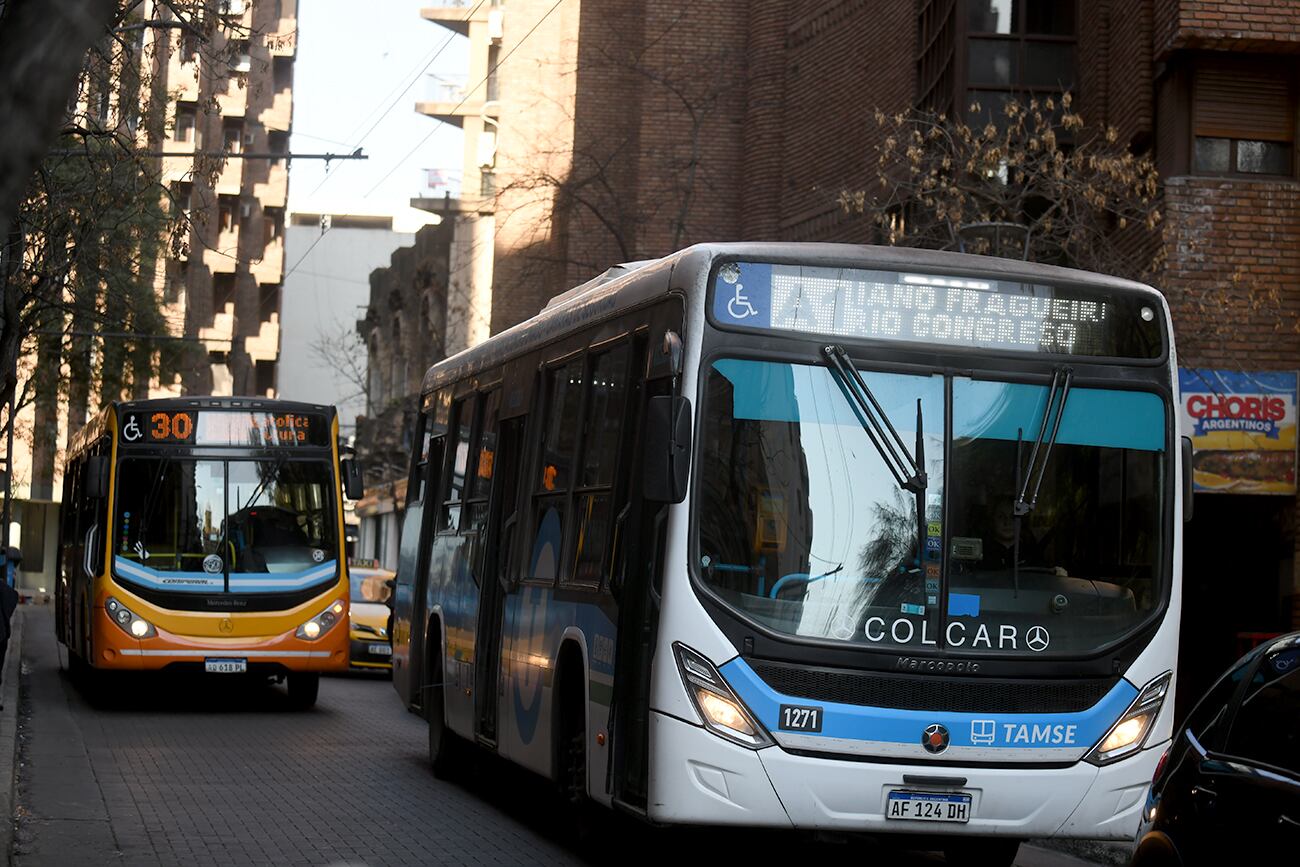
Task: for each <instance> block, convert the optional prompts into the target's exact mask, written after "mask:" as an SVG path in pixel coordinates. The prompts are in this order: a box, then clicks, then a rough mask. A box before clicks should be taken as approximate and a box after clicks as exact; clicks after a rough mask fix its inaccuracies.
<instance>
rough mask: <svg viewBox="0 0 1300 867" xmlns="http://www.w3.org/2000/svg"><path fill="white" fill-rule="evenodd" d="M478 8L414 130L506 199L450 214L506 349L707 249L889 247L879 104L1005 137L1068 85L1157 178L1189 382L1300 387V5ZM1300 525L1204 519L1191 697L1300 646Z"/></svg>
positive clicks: (593, 4)
mask: <svg viewBox="0 0 1300 867" xmlns="http://www.w3.org/2000/svg"><path fill="white" fill-rule="evenodd" d="M461 5H463V4H457V3H452V2H446V3H440V4H437V7H438V8H436V9H429V10H426V11H425V13H424V16H425V17H426V18H428V19H430V20H433V21H436V22H438V23H440V24H443V25H444V26H448V27H452V28H453V29H456V28H461V29H460V31H459V32H463V33H465V34H466V35H468V36H470V38H471V57H472V58H473V60H472V69H471V73H472V74H471V75H470V77H469V81H470V88H468V89H467V93H469V95H470V96H471V97H473V98H467V99H462V100H459V101H458V102H457V103H456V104H448V105H445V106H442V107H440V108H439V107H430V106H428V105H425V106H421V110H424V111H425V112H426V113H428V114H430V115H431V116H434V117H437V118H439V119H443V120H450V121H455V122H460V123H463V124H464V128H465V130H466V132H467V141H466V145H465V152H466V167H465V171H466V174H465V177H466V178H470V177H473V178H475V179H479V178H489V179H490V181H491V183H488V182H487V181H486V180H485V181H483V183H482V184H481V185H480V186H479V187H478V188H477V189H476V190H475V193H476V195H475V196H472V197H470V196H462V200H461V201H460V202H459V203H458V204H456V205H454V206H453V209H454V210H458V212H459V213H460V214H461V216H462V217H463V216H464V215H465V214H473V215H474V217H473V218H474V220H475V221H476V225H478V226H480V227H482V226H483V225H485V224H484V223H483V222H481V221H482V220H483V219H484V218H488V219H490V221H491V222H490V229H489V231H487V232H484V233H481V235H480V243H478V244H477V245H476V246H475V247H474V249H475V250H476V251H477V252H478V254H479V255H485V254H486V248H487V238H488V237H489V236H490V237H491V245H490V246H491V250H492V257H491V258H492V261H491V262H490V263H487V264H485V265H484V266H483V267H482V268H481V269H480V272H479V276H480V282H479V283H478V284H476V285H475V287H474V289H473V291H472V292H471V293H469V294H470V295H472V297H473V299H474V302H473V303H474V306H475V309H476V312H477V313H478V314H480V315H482V314H483V312H484V308H488V309H490V322H491V328H492V331H493V332H497V331H500V330H502V329H503V328H505V327H507V326H509V325H510V324H512V323H514V322H518V321H520V320H522V319H524V318H526V317H528V316H530V315H532V314H533V313H534V312H536V311H537V310H538V309H540V308H541V306H542V305H543V304H544V303H545V300H546V299H547V298H548V297H550V296H551V295H553V294H555V293H556V292H557V291H559V290H561V289H563V288H565V287H567V286H570V285H573V284H575V283H577V282H579V281H580V280H582V279H585V278H586V277H589V276H590V275H591V274H594V273H598V272H599V271H601V270H603V269H604V268H605V267H607V266H608V265H610V264H612V263H614V262H618V261H627V260H631V259H639V258H646V257H653V256H658V255H662V254H665V253H668V252H670V251H671V250H673V249H676V248H679V247H682V246H685V245H686V244H689V243H691V242H694V241H700V240H733V239H747V240H763V239H782V240H822V241H848V242H871V241H873V240H875V239H876V236H875V234H874V232H873V229H872V227H871V226H870V225H868V224H867V223H866V222H865V220H864V219H863V218H861V217H854V216H851V215H849V214H847V213H845V211H844V210H842V209H841V208H840V206H839V205H838V202H837V199H838V196H839V193H840V192H841V191H842V190H846V189H847V190H854V189H863V188H865V187H867V186H868V183H869V182H870V181H871V179H872V178H873V177H874V156H873V154H872V146H873V144H875V143H876V137H877V136H879V135H880V133H879V132H877V129H876V127H875V124H874V123H873V122H872V115H873V112H874V109H876V108H880V109H882V110H884V111H885V112H887V113H889V114H893V113H895V112H900V111H906V110H908V109H909V108H912V107H915V106H920V107H926V108H933V109H938V110H942V111H946V112H950V113H953V114H965V113H967V107H968V106H970V105H971V104H972V102H978V103H979V104H980V105H981V107H982V111H983V112H985V113H988V114H989V115H990V116H996V112H997V111H998V109H999V108H1000V106H1001V104H1002V103H1003V101H1004V100H1005V99H1007V98H1012V97H1015V96H1023V95H1026V94H1034V95H1039V96H1041V95H1045V94H1059V93H1062V92H1064V91H1067V90H1068V91H1070V92H1071V93H1072V94H1073V95H1074V96H1075V98H1076V106H1077V108H1078V110H1079V111H1080V113H1081V114H1082V115H1083V117H1084V118H1085V119H1086V120H1087V122H1088V123H1089V124H1105V125H1110V126H1113V127H1114V128H1115V129H1116V131H1117V133H1118V136H1119V141H1120V142H1121V143H1123V144H1126V145H1127V146H1128V147H1129V148H1130V149H1131V150H1132V151H1134V152H1135V153H1138V154H1146V155H1150V156H1152V157H1153V158H1154V160H1155V161H1156V163H1157V165H1158V167H1159V169H1160V173H1161V177H1162V184H1163V191H1162V194H1163V208H1162V211H1163V214H1164V217H1165V220H1164V225H1163V233H1164V234H1163V240H1162V238H1161V237H1156V236H1152V237H1149V238H1147V239H1145V240H1142V241H1140V243H1145V244H1147V246H1148V247H1149V248H1150V249H1149V252H1150V253H1151V254H1152V255H1153V256H1157V255H1163V258H1164V262H1165V264H1164V267H1163V269H1162V270H1161V271H1160V272H1159V277H1158V279H1157V280H1156V282H1157V284H1158V285H1159V288H1161V289H1162V290H1163V291H1164V292H1165V293H1166V294H1167V296H1168V298H1169V301H1170V304H1171V306H1172V309H1173V311H1174V315H1175V328H1176V331H1177V334H1178V341H1179V353H1180V358H1179V362H1180V364H1181V365H1183V366H1185V367H1198V368H1201V367H1204V368H1217V369H1225V370H1233V371H1245V372H1252V371H1278V370H1281V371H1285V370H1294V369H1295V368H1296V367H1298V366H1300V364H1297V359H1300V331H1298V329H1297V326H1296V323H1297V321H1300V320H1298V317H1300V184H1297V179H1298V178H1300V175H1298V174H1297V173H1298V172H1300V161H1298V160H1297V159H1296V155H1295V138H1296V125H1297V98H1296V97H1297V93H1296V90H1297V71H1298V69H1297V64H1298V58H1297V55H1300V8H1297V7H1296V5H1295V4H1294V3H1286V2H1260V3H1251V4H1244V3H1216V2H1179V0H1125V2H1120V0H1090V2H1087V3H1083V2H1073V0H1052V2H1047V0H885V2H870V3H869V2H867V0H692V2H689V3H686V2H661V3H654V4H645V3H640V2H633V0H584V2H582V3H581V4H576V3H575V4H568V3H566V4H562V5H561V6H560V7H559V10H560V11H557V12H556V13H555V14H554V15H552V16H551V17H549V18H547V17H546V13H547V10H548V9H549V8H550V7H551V6H552V4H551V3H550V2H549V0H545V2H544V0H511V2H510V4H509V5H508V6H499V5H498V4H496V3H491V4H483V5H482V6H481V7H479V8H478V9H477V11H476V12H475V13H474V14H475V15H476V16H477V18H476V20H478V19H481V21H480V22H479V24H477V25H476V24H474V23H468V24H465V23H462V21H461V19H463V18H464V17H465V15H466V12H467V11H468V10H467V9H464V8H459V6H461ZM534 27H537V28H538V29H537V30H536V32H533V33H532V34H531V35H530V28H534ZM498 60H500V61H503V62H501V65H500V67H499V68H497V67H496V66H495V64H496V63H497V61H498ZM479 71H481V72H482V77H481V78H482V83H483V88H484V92H483V93H481V94H477V95H475V94H474V93H472V92H471V91H473V88H474V86H475V83H476V82H479V80H480V76H479V75H478V74H477V72H479ZM489 90H490V93H488V92H487V91H489ZM480 97H481V98H480ZM457 114H459V115H460V117H456V115H457ZM470 116H472V117H473V118H475V120H474V121H473V122H472V123H471V120H470V119H469V118H470ZM976 119H977V118H968V120H976ZM471 130H473V135H474V138H473V139H472V140H471V136H470V133H471ZM488 138H490V141H488ZM468 183H469V182H468V181H467V184H468ZM415 204H417V205H418V204H419V203H418V202H417V203H415ZM425 204H426V205H428V204H429V203H425ZM457 231H458V235H457V237H458V238H460V237H462V236H461V234H460V230H459V229H458V230H457ZM1161 245H1163V247H1162V246H1161ZM453 270H455V269H454V268H453ZM483 280H486V281H487V282H486V284H484V283H483V282H482V281H483ZM452 294H453V296H455V295H456V294H457V293H456V291H453V293H452ZM1296 520H1297V516H1296V503H1295V497H1294V496H1293V495H1289V496H1259V495H1242V494H1216V495H1207V496H1201V497H1199V498H1198V503H1197V510H1196V517H1195V519H1194V522H1193V523H1192V524H1191V525H1190V529H1189V531H1188V543H1187V547H1186V564H1187V565H1186V588H1187V593H1186V598H1187V602H1186V613H1185V620H1186V624H1185V625H1186V631H1185V633H1184V635H1185V641H1184V645H1185V656H1186V661H1187V662H1188V663H1190V664H1189V665H1188V666H1187V668H1186V671H1187V672H1188V676H1187V677H1185V684H1186V685H1188V687H1189V688H1191V689H1194V688H1195V687H1196V686H1198V685H1199V680H1200V679H1203V678H1204V676H1206V675H1208V674H1209V673H1211V672H1213V671H1216V670H1218V669H1220V668H1222V667H1223V666H1224V665H1226V663H1227V662H1229V661H1231V659H1232V658H1234V657H1235V654H1236V653H1237V652H1238V650H1239V648H1240V647H1242V646H1244V645H1245V644H1249V643H1250V642H1251V641H1254V640H1258V636H1259V635H1263V634H1271V633H1276V632H1279V631H1284V630H1287V629H1290V628H1293V627H1297V626H1300V613H1297V612H1298V611H1300V607H1298V606H1297V604H1296V599H1297V598H1298V597H1297V590H1296V588H1297V577H1296V562H1295V561H1296V558H1295V550H1296V532H1295V529H1296ZM1229 582H1231V586H1232V588H1233V589H1232V591H1231V592H1230V593H1226V592H1225V591H1224V590H1223V589H1222V588H1223V587H1225V586H1226V585H1227V584H1228V583H1229Z"/></svg>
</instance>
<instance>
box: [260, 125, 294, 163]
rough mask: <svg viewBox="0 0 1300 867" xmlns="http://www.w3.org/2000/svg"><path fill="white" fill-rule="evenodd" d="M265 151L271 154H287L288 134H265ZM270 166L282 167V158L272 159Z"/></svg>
mask: <svg viewBox="0 0 1300 867" xmlns="http://www.w3.org/2000/svg"><path fill="white" fill-rule="evenodd" d="M266 149H267V150H268V151H270V152H271V153H273V154H287V153H288V152H289V134H288V133H287V132H280V131H279V130H268V131H267V133H266ZM271 165H273V166H282V165H284V158H283V157H275V158H273V159H272V160H271Z"/></svg>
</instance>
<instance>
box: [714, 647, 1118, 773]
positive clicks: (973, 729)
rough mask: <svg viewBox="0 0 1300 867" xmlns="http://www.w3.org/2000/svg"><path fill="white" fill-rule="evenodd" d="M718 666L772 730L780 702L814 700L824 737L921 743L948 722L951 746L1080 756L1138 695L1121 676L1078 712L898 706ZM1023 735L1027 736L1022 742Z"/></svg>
mask: <svg viewBox="0 0 1300 867" xmlns="http://www.w3.org/2000/svg"><path fill="white" fill-rule="evenodd" d="M720 670H721V672H722V676H723V677H724V678H726V680H727V683H728V684H730V685H731V688H732V689H733V690H735V692H736V695H737V696H739V697H740V699H741V700H742V701H744V702H745V704H746V705H747V706H748V707H749V709H750V710H751V711H753V713H754V715H755V716H757V717H758V719H759V721H760V722H761V723H763V725H765V726H766V727H767V728H768V729H769V730H771V731H774V732H775V731H779V729H780V726H779V715H780V708H781V705H783V704H786V705H800V706H804V707H808V706H814V705H815V706H818V707H821V708H822V709H823V712H822V718H823V721H822V729H821V731H820V732H819V734H820V735H821V736H822V737H828V738H843V739H847V740H861V741H876V742H886V743H899V744H919V743H920V737H921V732H922V731H924V730H925V728H926V726H929V725H931V724H933V723H941V724H942V725H944V726H947V728H948V732H949V736H950V737H951V742H950V743H951V745H952V746H955V747H983V748H989V749H1008V750H1014V749H1025V748H1043V747H1062V748H1067V749H1072V750H1074V751H1075V754H1076V755H1079V754H1082V753H1083V752H1084V751H1085V750H1087V749H1088V748H1089V747H1091V746H1092V745H1093V744H1095V743H1096V742H1097V741H1098V740H1100V739H1101V737H1102V736H1103V735H1104V734H1105V733H1106V731H1107V729H1109V728H1110V727H1111V725H1112V724H1114V722H1115V720H1117V719H1119V716H1120V714H1122V713H1124V711H1125V710H1127V709H1128V706H1129V705H1130V704H1132V702H1133V699H1134V698H1136V697H1137V689H1136V688H1134V687H1133V685H1132V684H1130V683H1129V682H1128V681H1126V680H1123V679H1121V680H1120V681H1119V683H1117V684H1115V686H1114V687H1113V688H1112V689H1111V690H1110V692H1108V693H1107V694H1106V695H1105V696H1103V697H1102V699H1101V700H1100V701H1099V702H1097V703H1096V704H1095V705H1093V706H1092V707H1090V708H1088V709H1087V710H1085V711H1080V712H1078V713H1032V714H1008V713H955V712H950V711H941V710H936V711H930V710H924V711H922V710H898V709H896V708H886V707H865V706H862V705H853V704H841V703H838V702H823V701H815V700H813V699H808V698H798V697H794V696H787V695H782V694H781V693H778V692H777V691H776V690H774V689H772V688H771V687H770V686H768V685H767V684H766V683H765V682H764V681H763V680H762V679H761V678H760V677H759V676H758V675H757V674H755V673H754V670H753V669H752V668H750V667H749V665H748V664H746V663H745V661H744V660H743V659H741V658H740V657H737V658H736V659H733V660H732V661H731V662H729V663H727V664H726V665H724V666H722V668H721V669H720ZM1058 726H1060V728H1057V727H1058ZM1070 726H1073V727H1074V728H1073V730H1072V731H1071V730H1070V729H1069V728H1068V727H1070ZM1067 733H1069V734H1070V738H1069V741H1068V742H1059V743H1053V742H1051V740H1052V738H1053V737H1055V736H1056V735H1058V734H1059V735H1060V736H1061V737H1062V739H1064V737H1065V735H1066V734H1067ZM1038 734H1045V736H1046V741H1035V740H1034V738H1035V736H1036V735H1038ZM1022 738H1028V739H1029V740H1028V742H1026V740H1023V739H1022Z"/></svg>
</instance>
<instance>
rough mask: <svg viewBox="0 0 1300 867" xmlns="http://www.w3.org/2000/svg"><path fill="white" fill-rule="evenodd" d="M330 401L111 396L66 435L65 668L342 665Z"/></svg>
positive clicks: (342, 468) (61, 622)
mask: <svg viewBox="0 0 1300 867" xmlns="http://www.w3.org/2000/svg"><path fill="white" fill-rule="evenodd" d="M361 487H362V486H361V474H360V468H359V467H358V465H357V464H356V462H355V461H354V460H352V459H350V458H340V453H339V446H338V420H337V416H336V413H335V411H334V408H333V407H329V406H318V405H313V404H303V403H292V402H288V401H278V400H262V399H252V398H228V397H227V398H213V397H203V398H170V399H163V400H141V401H130V402H123V403H114V404H112V405H110V406H108V407H107V408H105V409H104V410H103V411H102V412H101V413H99V414H98V415H97V416H96V417H95V418H94V419H92V420H91V421H90V422H89V423H88V424H86V426H85V427H84V428H83V429H82V430H81V431H79V432H78V433H77V434H76V436H74V437H73V438H72V441H71V443H70V444H69V446H68V452H67V458H66V463H65V467H64V475H63V498H62V514H61V518H60V559H59V574H58V581H57V583H56V590H55V629H56V630H57V634H58V639H59V642H60V643H62V644H64V645H65V646H66V647H67V649H68V656H69V665H70V668H72V669H73V671H74V672H75V673H77V674H79V675H84V676H86V677H91V676H93V673H94V672H95V671H97V670H104V669H109V670H114V669H116V670H123V669H126V670H161V669H166V670H169V671H186V670H191V671H195V672H207V673H211V674H221V675H248V676H254V677H268V678H272V679H275V680H277V681H281V680H287V682H288V691H289V696H290V698H291V699H292V700H293V702H294V704H295V705H297V706H300V707H310V706H311V705H313V704H314V703H315V701H316V695H317V691H318V689H319V686H320V673H321V672H323V671H345V670H347V668H348V607H349V593H348V572H347V558H346V556H345V554H344V539H343V502H342V493H343V490H342V489H344V488H346V492H347V495H348V496H349V497H350V498H353V499H355V498H357V497H359V496H360V493H361Z"/></svg>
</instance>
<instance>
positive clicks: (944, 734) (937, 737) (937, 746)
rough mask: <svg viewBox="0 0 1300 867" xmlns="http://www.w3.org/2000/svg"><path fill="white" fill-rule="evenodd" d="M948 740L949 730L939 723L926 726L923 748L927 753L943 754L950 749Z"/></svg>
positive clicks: (922, 735)
mask: <svg viewBox="0 0 1300 867" xmlns="http://www.w3.org/2000/svg"><path fill="white" fill-rule="evenodd" d="M948 740H949V738H948V729H947V728H945V727H944V726H941V725H939V724H938V723H935V724H934V725H931V726H926V728H925V731H924V732H922V733H921V746H923V747H925V751H926V752H927V753H941V752H943V751H944V750H946V749H948Z"/></svg>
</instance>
